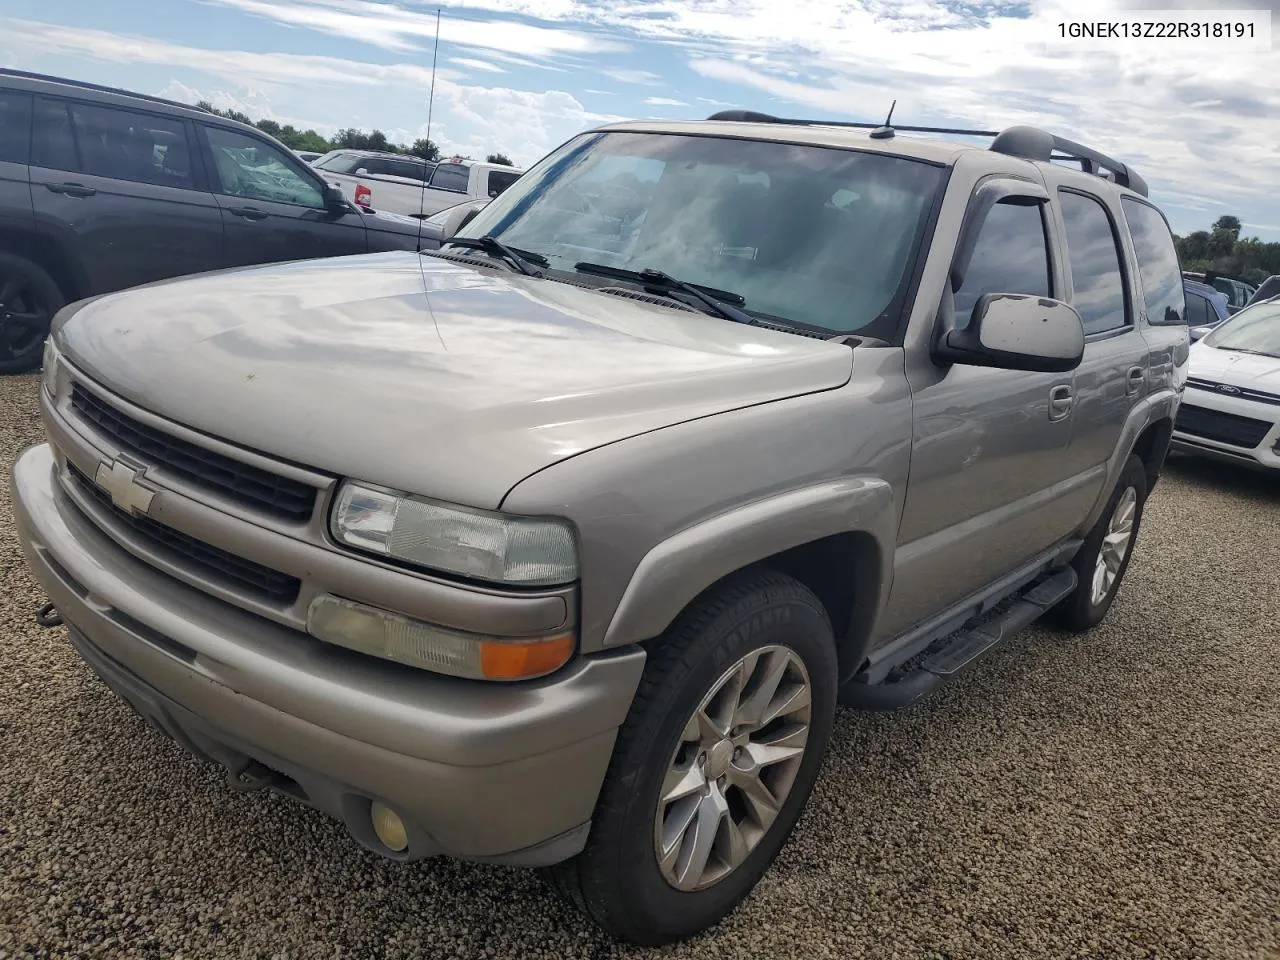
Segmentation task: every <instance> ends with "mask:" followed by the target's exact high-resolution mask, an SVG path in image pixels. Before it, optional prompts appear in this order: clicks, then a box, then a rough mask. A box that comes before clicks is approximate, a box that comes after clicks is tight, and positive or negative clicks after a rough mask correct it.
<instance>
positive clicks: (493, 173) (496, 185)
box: [489, 170, 520, 197]
mask: <svg viewBox="0 0 1280 960" xmlns="http://www.w3.org/2000/svg"><path fill="white" fill-rule="evenodd" d="M519 179H520V174H518V173H507V171H505V170H490V171H489V196H491V197H496V196H497V195H498V194H500V193H502V191H503V190H505V189H507V187H509V186H511V185H512V184H513V183H515V182H516V181H517V180H519Z"/></svg>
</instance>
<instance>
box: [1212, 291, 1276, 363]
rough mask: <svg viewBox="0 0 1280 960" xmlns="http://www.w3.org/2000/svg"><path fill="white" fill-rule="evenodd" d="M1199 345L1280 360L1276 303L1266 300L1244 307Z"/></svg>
mask: <svg viewBox="0 0 1280 960" xmlns="http://www.w3.org/2000/svg"><path fill="white" fill-rule="evenodd" d="M1202 342H1203V343H1207V344H1208V345H1209V346H1211V347H1217V348H1218V349H1219V350H1241V351H1244V352H1245V353H1261V354H1264V355H1266V356H1269V357H1280V303H1277V302H1272V301H1267V302H1264V303H1256V304H1254V305H1253V306H1251V307H1245V308H1244V309H1243V310H1241V311H1240V312H1239V313H1237V314H1236V315H1235V316H1234V317H1232V318H1231V319H1230V320H1228V321H1226V322H1225V323H1222V324H1219V325H1218V326H1217V327H1216V328H1215V329H1214V331H1213V333H1211V334H1209V335H1208V336H1206V337H1205V338H1204V340H1203V341H1202Z"/></svg>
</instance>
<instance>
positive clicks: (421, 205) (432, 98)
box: [418, 7, 440, 253]
mask: <svg viewBox="0 0 1280 960" xmlns="http://www.w3.org/2000/svg"><path fill="white" fill-rule="evenodd" d="M439 56H440V8H439V7H436V43H435V48H434V49H433V50H432V51H431V93H430V95H429V96H428V97H427V146H428V147H429V146H431V110H432V108H433V107H434V106H435V102H436V60H437V59H438V58H439ZM422 159H423V160H427V161H429V160H430V159H431V158H430V157H423V158H422ZM426 207H427V181H426V179H425V178H424V179H423V181H422V192H421V193H419V194H418V253H421V252H422V217H423V211H424V210H425V209H426Z"/></svg>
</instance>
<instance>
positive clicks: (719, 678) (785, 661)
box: [546, 570, 838, 946]
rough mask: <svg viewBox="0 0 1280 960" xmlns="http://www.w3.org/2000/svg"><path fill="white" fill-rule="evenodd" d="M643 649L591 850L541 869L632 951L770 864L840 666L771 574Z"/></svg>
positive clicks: (686, 922) (691, 928) (706, 918)
mask: <svg viewBox="0 0 1280 960" xmlns="http://www.w3.org/2000/svg"><path fill="white" fill-rule="evenodd" d="M652 651H653V652H652V653H651V654H650V657H649V660H648V663H647V664H646V665H645V671H644V676H643V678H642V679H641V683H640V689H639V691H638V692H637V694H636V698H635V701H634V703H633V704H632V706H631V711H630V713H629V714H628V716H627V720H626V721H625V723H624V724H623V726H622V729H621V730H620V731H619V733H618V740H617V744H616V745H615V747H614V753H613V760H612V761H611V763H610V767H609V772H608V774H607V775H606V777H605V782H604V786H603V788H602V790H601V793H600V799H599V801H598V803H597V806H596V811H595V815H594V817H593V820H592V826H591V834H590V836H589V838H588V840H587V846H586V848H585V849H584V850H583V851H582V853H580V854H579V855H578V856H577V857H575V858H573V859H572V860H569V861H567V862H565V863H562V864H558V865H557V866H555V867H551V868H549V869H548V870H547V871H546V874H547V877H548V879H549V880H550V882H551V883H552V885H553V886H554V887H555V888H556V889H557V890H558V891H559V892H560V893H561V894H563V895H564V896H565V898H566V899H567V900H569V902H571V903H572V904H574V905H575V906H576V907H577V908H578V909H580V910H581V911H582V912H584V913H585V914H587V916H588V917H590V918H591V919H593V920H594V921H595V922H596V923H597V924H599V925H600V926H601V927H602V928H604V930H605V931H607V932H608V933H609V934H611V935H612V936H613V937H615V938H617V939H620V940H625V941H629V942H631V943H635V944H639V945H643V946H659V945H662V944H665V943H670V942H672V941H675V940H680V939H683V938H685V937H688V936H691V935H693V934H695V933H698V932H699V931H701V930H704V929H705V928H707V927H709V926H711V925H713V924H715V923H716V922H718V921H719V920H720V919H721V918H723V917H724V916H725V915H726V914H728V913H729V912H730V911H731V910H732V909H733V908H734V907H736V906H737V905H738V903H739V902H740V901H741V900H742V899H743V898H744V897H746V895H747V894H748V893H750V891H751V889H752V888H753V887H754V886H755V884H756V882H757V881H758V880H759V879H760V877H761V876H762V875H763V873H764V872H765V870H766V869H768V867H769V865H770V864H771V863H772V862H773V860H774V858H775V857H776V856H777V854H778V851H779V850H781V848H782V846H783V844H784V843H785V842H786V840H787V837H788V836H789V835H790V833H791V830H792V828H793V827H794V825H795V822H796V819H797V818H798V817H799V815H800V812H801V810H802V809H803V807H804V804H805V801H806V800H807V799H808V796H809V793H810V791H811V790H812V788H813V784H814V781H815V780H816V779H817V776H818V772H819V770H820V769H821V766H822V760H823V755H824V753H825V752H826V748H827V744H828V742H829V740H830V737H831V728H832V724H833V720H834V714H835V702H836V676H837V670H838V667H837V661H836V649H835V641H834V639H833V636H832V630H831V623H830V620H829V619H828V617H827V612H826V610H825V608H824V607H823V605H822V603H821V602H820V601H819V600H818V598H817V597H815V596H814V595H813V593H812V592H811V591H810V590H808V588H806V587H805V586H804V585H803V584H801V583H799V582H798V581H796V580H794V579H792V578H791V577H788V576H784V575H783V574H780V573H776V572H773V571H768V570H763V571H755V572H749V573H744V574H741V575H739V576H737V577H735V578H734V579H732V580H730V581H728V582H727V583H725V584H724V585H722V586H721V587H719V588H717V589H716V590H714V591H713V592H711V593H709V594H708V595H706V596H705V597H704V598H702V599H700V600H698V601H696V602H695V603H694V604H693V605H692V606H691V607H690V608H689V609H688V610H686V611H685V612H684V613H683V614H682V615H681V616H680V617H679V618H678V619H677V620H676V622H675V623H674V624H673V625H672V626H671V628H670V629H669V630H668V631H667V633H666V634H664V635H663V636H662V637H661V638H659V640H658V641H656V643H655V644H654V646H653V648H652ZM775 676H776V677H777V679H776V680H775V679H774V678H775ZM726 678H727V679H726ZM725 684H728V685H725ZM806 684H807V686H806ZM770 690H772V691H773V692H769V691H770ZM708 698H710V699H708ZM775 711H781V712H780V713H778V715H777V717H776V718H774V719H769V718H770V717H771V716H772V715H773V714H774V712H775ZM805 724H807V731H805V730H804V729H803V727H804V726H805ZM747 730H751V731H753V732H743V731H747ZM735 731H738V732H737V733H735ZM722 737H723V739H720V738H722ZM710 741H715V742H714V744H713V746H712V747H711V749H706V744H707V743H708V742H710ZM735 744H736V745H737V746H735ZM780 745H781V746H780ZM778 751H783V752H784V753H785V752H788V751H790V752H792V753H793V755H792V756H789V757H786V758H784V759H781V760H779V759H777V758H778V757H779V756H781V755H782V754H780V753H779V752H778ZM758 761H759V762H758ZM691 778H692V779H691ZM759 784H764V785H765V787H766V788H767V792H766V793H763V794H762V793H760V792H759V789H758V785H759ZM673 797H674V798H675V799H672V798H673ZM771 803H772V807H771ZM762 811H763V812H762ZM681 824H686V826H681ZM699 830H701V831H702V833H701V838H702V839H704V840H705V841H706V842H705V843H699V839H700V837H699ZM704 849H705V850H706V851H708V852H707V853H706V854H705V855H703V854H702V851H703V850H704ZM664 850H665V851H666V855H665V856H663V851H664ZM700 863H701V864H702V865H703V866H702V867H699V866H698V865H699V864H700ZM680 887H683V889H680Z"/></svg>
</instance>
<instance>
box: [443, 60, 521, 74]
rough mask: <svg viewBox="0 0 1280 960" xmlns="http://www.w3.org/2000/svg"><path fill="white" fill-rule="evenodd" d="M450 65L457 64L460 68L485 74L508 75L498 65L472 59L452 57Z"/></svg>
mask: <svg viewBox="0 0 1280 960" xmlns="http://www.w3.org/2000/svg"><path fill="white" fill-rule="evenodd" d="M449 62H450V63H456V64H457V65H458V66H460V67H465V68H467V69H468V70H479V71H481V72H483V73H506V72H507V71H506V70H504V69H503V68H502V67H500V66H498V65H497V64H496V63H490V62H489V61H488V60H475V59H472V58H471V57H450V58H449Z"/></svg>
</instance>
